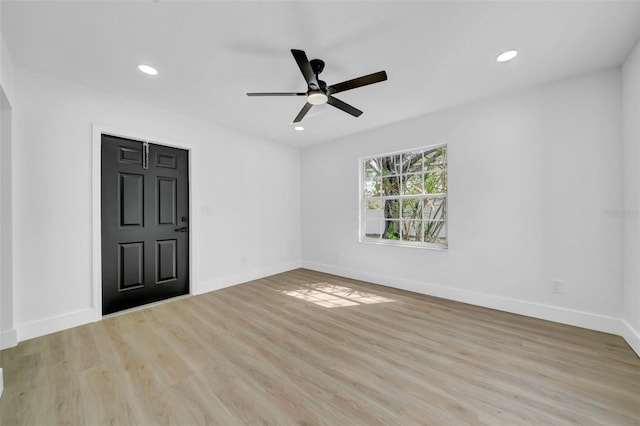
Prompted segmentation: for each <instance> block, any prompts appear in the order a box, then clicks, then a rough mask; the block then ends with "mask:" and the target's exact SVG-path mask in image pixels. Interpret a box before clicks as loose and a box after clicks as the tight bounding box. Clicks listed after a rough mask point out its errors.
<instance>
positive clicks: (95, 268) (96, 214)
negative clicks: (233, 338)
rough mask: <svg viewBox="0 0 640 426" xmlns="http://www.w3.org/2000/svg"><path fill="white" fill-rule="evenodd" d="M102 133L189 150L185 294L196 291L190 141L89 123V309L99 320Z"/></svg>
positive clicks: (193, 167) (195, 222) (192, 151)
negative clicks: (90, 299) (90, 133)
mask: <svg viewBox="0 0 640 426" xmlns="http://www.w3.org/2000/svg"><path fill="white" fill-rule="evenodd" d="M102 134H108V135H112V136H119V137H123V138H127V139H134V140H139V141H147V142H150V143H155V144H158V145H165V146H170V147H174V148H181V149H185V150H187V151H188V152H189V294H191V295H196V294H198V289H197V283H198V279H197V276H196V271H197V270H198V268H197V267H196V265H197V252H196V244H195V241H194V240H195V238H194V235H197V233H196V232H197V227H198V219H199V217H198V216H199V215H198V213H199V212H198V211H197V210H196V206H197V205H198V203H197V200H196V197H197V194H198V191H196V187H197V184H198V182H197V180H196V178H195V177H196V176H197V174H196V172H195V171H196V170H197V164H196V159H197V158H198V157H197V155H196V151H197V147H195V146H194V145H192V144H189V143H186V142H181V141H176V140H173V139H168V138H163V137H159V136H154V135H148V134H144V133H140V132H135V131H130V130H124V129H118V128H115V127H111V126H105V125H101V124H96V123H94V124H93V137H92V146H91V148H92V153H91V157H92V162H91V198H92V200H91V215H92V221H91V222H92V225H91V228H92V231H91V233H92V283H93V310H94V312H95V321H100V320H101V319H102V219H101V212H102V205H101V202H100V199H101V184H100V180H101V177H100V167H101V166H100V164H101V159H100V156H101V155H100V154H101V142H102Z"/></svg>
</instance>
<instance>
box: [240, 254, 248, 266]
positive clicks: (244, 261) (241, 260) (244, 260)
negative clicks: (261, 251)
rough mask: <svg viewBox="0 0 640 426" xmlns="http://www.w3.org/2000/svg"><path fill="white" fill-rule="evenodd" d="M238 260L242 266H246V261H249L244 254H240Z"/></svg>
mask: <svg viewBox="0 0 640 426" xmlns="http://www.w3.org/2000/svg"><path fill="white" fill-rule="evenodd" d="M240 262H241V263H242V266H247V263H249V260H248V259H247V257H246V256H242V259H240Z"/></svg>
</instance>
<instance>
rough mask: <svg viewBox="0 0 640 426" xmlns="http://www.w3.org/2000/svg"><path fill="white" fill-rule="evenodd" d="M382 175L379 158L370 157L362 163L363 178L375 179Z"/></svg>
mask: <svg viewBox="0 0 640 426" xmlns="http://www.w3.org/2000/svg"><path fill="white" fill-rule="evenodd" d="M381 175H382V173H381V171H380V159H379V158H371V159H369V160H366V161H365V163H364V178H365V179H376V178H379V177H380V176H381Z"/></svg>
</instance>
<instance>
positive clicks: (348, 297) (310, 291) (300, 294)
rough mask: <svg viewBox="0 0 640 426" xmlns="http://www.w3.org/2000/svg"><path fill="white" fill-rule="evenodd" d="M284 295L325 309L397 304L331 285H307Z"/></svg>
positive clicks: (390, 300) (379, 297)
mask: <svg viewBox="0 0 640 426" xmlns="http://www.w3.org/2000/svg"><path fill="white" fill-rule="evenodd" d="M283 293H284V294H286V295H287V296H292V297H296V298H298V299H302V300H305V301H307V302H311V303H315V304H316V305H320V306H323V307H325V308H339V307H343V306H357V305H371V304H374V303H387V302H395V300H393V299H389V298H386V297H382V296H376V295H375V294H372V293H366V292H364V291H358V290H354V289H352V288H349V287H343V286H339V285H335V284H329V283H314V284H305V285H304V286H302V287H300V288H298V289H296V290H290V291H283Z"/></svg>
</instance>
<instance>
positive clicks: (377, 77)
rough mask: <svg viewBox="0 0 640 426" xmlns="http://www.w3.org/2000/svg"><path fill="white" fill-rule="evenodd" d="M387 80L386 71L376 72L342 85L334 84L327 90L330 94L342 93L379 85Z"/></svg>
mask: <svg viewBox="0 0 640 426" xmlns="http://www.w3.org/2000/svg"><path fill="white" fill-rule="evenodd" d="M386 79H387V73H386V72H385V71H379V72H374V73H373V74H369V75H365V76H362V77H358V78H354V79H353V80H347V81H343V82H342V83H338V84H333V85H331V86H329V87H328V88H327V90H328V91H329V93H340V92H344V91H345V90H351V89H355V88H356V87H362V86H366V85H368V84H373V83H379V82H381V81H385V80H386Z"/></svg>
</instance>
